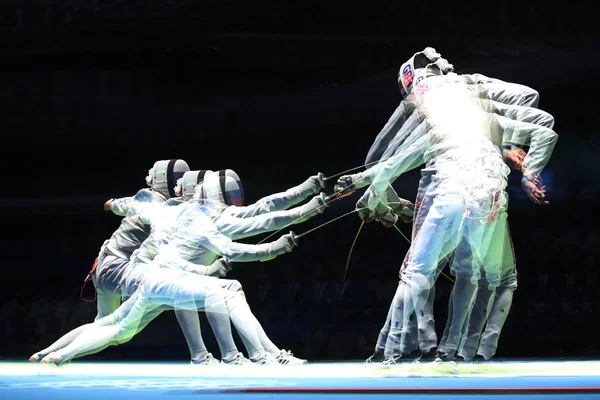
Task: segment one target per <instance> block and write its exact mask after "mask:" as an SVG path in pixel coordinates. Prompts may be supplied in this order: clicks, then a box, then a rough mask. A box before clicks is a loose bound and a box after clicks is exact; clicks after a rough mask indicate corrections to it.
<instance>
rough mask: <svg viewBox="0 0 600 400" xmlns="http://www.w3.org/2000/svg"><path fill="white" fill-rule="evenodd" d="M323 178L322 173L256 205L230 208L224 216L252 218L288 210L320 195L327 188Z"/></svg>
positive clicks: (225, 211)
mask: <svg viewBox="0 0 600 400" xmlns="http://www.w3.org/2000/svg"><path fill="white" fill-rule="evenodd" d="M323 177H324V175H323V174H321V173H319V174H317V175H313V176H311V177H310V178H308V179H307V180H305V181H304V182H302V183H301V184H300V185H298V186H294V187H292V188H290V189H288V190H286V191H285V192H280V193H275V194H272V195H269V196H266V197H263V198H262V199H260V200H258V201H257V202H255V203H254V204H250V205H247V206H229V207H227V208H226V209H225V210H224V211H223V214H225V215H230V216H233V217H238V218H250V217H254V216H256V215H260V214H264V213H268V212H272V211H280V210H287V209H288V208H290V207H292V206H294V205H296V204H298V203H300V202H302V201H304V200H306V199H307V198H308V197H309V196H311V195H314V194H318V193H319V192H320V191H321V189H323V188H324V187H325V186H324V182H323Z"/></svg>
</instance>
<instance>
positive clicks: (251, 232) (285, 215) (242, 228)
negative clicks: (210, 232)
mask: <svg viewBox="0 0 600 400" xmlns="http://www.w3.org/2000/svg"><path fill="white" fill-rule="evenodd" d="M325 197H326V196H325V194H324V193H321V194H320V195H318V196H315V197H313V198H312V199H311V200H310V201H309V202H308V203H306V204H304V205H302V206H299V207H295V208H292V209H290V210H284V211H273V212H269V213H265V214H261V215H256V216H253V217H248V218H239V217H234V216H232V215H225V214H221V216H220V217H219V218H217V219H216V220H215V225H216V227H217V229H218V230H219V231H220V232H221V233H222V234H224V235H225V236H227V237H229V238H231V239H233V240H236V239H242V238H246V237H249V236H255V235H259V234H261V233H265V232H272V231H278V230H280V229H283V228H285V227H286V226H290V225H294V224H299V223H301V222H305V221H307V220H308V219H310V218H312V217H314V216H316V215H318V214H322V213H323V211H324V210H325V207H327V204H326V202H325Z"/></svg>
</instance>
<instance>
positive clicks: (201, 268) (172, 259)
mask: <svg viewBox="0 0 600 400" xmlns="http://www.w3.org/2000/svg"><path fill="white" fill-rule="evenodd" d="M153 261H154V262H156V263H157V264H158V265H160V266H161V267H167V268H174V269H180V270H182V271H185V272H189V273H192V274H196V275H205V276H212V277H215V278H223V277H225V275H227V272H228V271H231V263H230V262H229V261H228V260H227V259H224V258H218V259H217V260H215V261H214V262H213V263H212V264H211V265H199V264H195V263H192V262H189V261H188V260H186V259H184V258H183V257H181V256H180V255H179V254H178V252H177V247H176V245H175V244H173V243H167V244H166V245H164V246H161V247H160V248H159V253H158V255H157V256H156V257H155V258H154V260H153Z"/></svg>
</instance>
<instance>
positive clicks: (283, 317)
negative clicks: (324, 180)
mask: <svg viewBox="0 0 600 400" xmlns="http://www.w3.org/2000/svg"><path fill="white" fill-rule="evenodd" d="M437 4H438V2H429V1H423V2H420V3H418V4H413V3H404V2H398V1H380V0H371V1H369V2H365V3H360V2H343V1H334V0H319V1H304V2H302V4H301V5H300V4H295V3H291V2H284V1H263V2H260V3H258V2H256V3H250V2H241V1H223V0H221V1H206V0H205V1H202V2H199V1H197V0H193V1H192V0H183V1H178V2H174V1H168V0H166V1H123V0H121V1H118V0H71V1H67V0H65V1H58V0H54V1H53V0H27V1H25V0H2V1H0V99H1V105H2V107H1V108H0V110H1V114H0V130H1V132H2V147H1V148H2V155H3V157H2V159H1V161H0V163H1V164H0V167H1V168H2V178H3V185H2V188H3V189H2V196H1V198H0V215H1V216H0V218H1V227H2V229H1V230H0V232H1V237H0V239H1V241H0V246H1V248H0V251H1V253H0V254H1V255H2V267H3V271H2V278H1V282H2V285H1V290H0V335H1V337H2V338H3V340H2V341H1V343H2V344H1V346H2V347H0V358H12V359H26V358H27V357H28V356H29V355H30V354H32V353H33V352H34V351H37V350H39V349H41V348H43V347H45V346H47V345H48V344H50V343H51V342H52V341H54V340H55V339H56V338H58V337H59V336H60V335H62V334H63V333H65V332H67V331H68V330H70V329H72V328H74V327H76V326H78V325H80V324H82V323H85V322H89V321H91V320H92V319H93V318H94V316H95V304H90V303H86V302H83V301H82V300H81V299H80V298H79V290H80V287H81V283H82V281H83V278H84V277H85V274H86V273H87V271H88V270H89V267H90V265H91V263H92V261H93V259H94V258H95V256H96V254H97V252H98V249H99V248H100V246H101V244H102V242H103V241H104V240H105V239H106V238H108V237H109V236H110V235H111V234H112V232H113V231H114V230H115V229H116V228H117V227H118V224H119V222H120V220H119V217H117V216H114V215H112V214H109V213H106V212H103V211H102V203H103V202H104V201H105V200H106V199H108V198H111V197H120V196H126V195H131V194H133V193H135V192H136V191H137V190H138V189H140V188H142V187H144V186H145V183H144V177H145V176H146V174H147V171H148V169H149V168H150V167H152V165H153V163H154V161H156V160H159V159H167V158H183V159H185V160H186V161H187V162H188V163H189V165H190V167H191V168H192V169H205V168H208V169H213V170H216V169H221V168H232V169H234V170H236V171H237V172H238V173H239V175H240V176H241V177H242V180H243V182H244V185H245V191H246V197H247V202H248V203H249V202H253V201H256V200H257V199H259V198H260V197H262V196H264V195H267V194H271V193H274V192H277V191H281V190H285V189H287V188H289V187H291V186H293V185H296V184H299V183H300V182H302V181H303V180H304V179H306V178H307V177H308V176H309V175H313V174H315V173H317V172H319V171H321V172H323V173H325V174H326V175H332V174H335V173H338V172H340V171H342V170H345V169H348V168H351V167H355V166H358V165H360V164H361V163H362V161H363V160H364V157H365V155H366V152H367V150H368V148H369V146H370V144H371V142H372V140H373V139H374V137H375V136H376V134H377V133H378V132H379V130H380V129H381V128H382V127H383V125H384V124H385V123H386V121H387V119H388V118H389V116H390V115H391V114H392V112H393V111H394V109H395V107H396V106H397V104H398V103H399V101H400V100H401V99H400V94H399V92H398V89H397V83H396V82H397V81H396V75H397V71H398V68H399V66H400V64H401V63H402V62H403V61H405V60H406V59H408V58H409V57H410V56H411V55H412V54H413V53H414V52H416V51H418V50H421V49H423V48H424V47H425V46H433V47H435V48H436V49H437V50H438V51H440V52H441V53H442V55H443V56H445V57H446V58H448V59H449V60H450V61H451V62H452V63H454V65H455V68H456V71H457V72H459V73H468V72H480V73H483V74H485V75H488V76H493V77H497V78H500V79H504V80H506V81H513V82H518V83H522V84H526V85H528V86H531V87H533V88H535V89H536V90H538V91H539V92H540V96H541V101H540V108H542V109H544V110H546V111H548V112H550V113H551V114H553V115H554V116H555V118H556V125H555V130H556V132H557V133H558V135H559V141H558V144H557V147H556V149H555V151H554V154H553V157H552V161H551V162H550V164H549V165H548V167H547V169H546V171H545V179H546V182H547V184H548V187H549V188H550V193H549V200H550V203H551V204H550V205H549V206H546V207H539V206H536V205H534V204H533V203H531V202H530V201H529V200H528V199H527V198H526V197H525V196H524V195H523V194H522V191H521V189H520V185H519V177H518V176H511V179H510V184H509V189H508V190H509V193H510V198H511V200H510V216H509V222H510V225H511V229H512V235H513V239H514V243H515V251H516V257H517V266H518V270H519V289H518V291H517V292H516V294H515V300H514V303H513V308H512V310H511V313H510V316H509V319H508V321H507V324H506V326H505V329H504V332H503V335H502V337H501V340H500V348H499V351H498V356H499V357H598V356H599V355H600V347H599V345H598V337H597V329H596V328H595V326H596V324H597V323H598V313H599V311H600V307H599V304H600V303H599V301H598V295H597V294H596V287H597V285H598V284H599V283H600V282H599V280H598V271H597V266H596V264H597V260H598V255H599V254H598V246H599V244H600V241H599V240H598V228H597V221H598V217H597V214H598V211H597V208H598V205H599V202H598V189H599V188H600V185H599V184H598V174H597V171H598V166H599V165H598V164H599V162H600V161H599V158H598V156H599V152H600V138H599V135H598V128H597V123H596V120H597V114H598V107H597V104H598V102H597V93H599V89H600V88H599V84H600V76H599V75H600V73H599V66H600V61H599V57H598V43H599V42H600V41H599V39H600V37H599V35H597V34H596V32H595V31H596V29H597V27H596V26H595V25H594V24H595V23H596V22H595V18H594V15H595V13H594V12H593V11H592V9H593V6H592V3H590V4H584V3H583V2H582V3H581V4H579V3H577V2H563V1H531V2H528V1H521V2H503V3H501V4H496V5H494V6H490V5H487V6H486V5H482V4H483V3H482V2H480V1H470V2H465V3H463V5H461V6H457V5H450V4H449V3H445V5H441V6H440V5H437ZM418 178H419V173H418V171H413V172H412V173H409V174H407V175H406V176H404V177H402V178H400V179H399V180H398V181H397V182H396V185H395V186H396V188H397V190H398V192H399V194H400V195H402V196H403V197H406V198H409V199H414V197H415V194H416V187H417V182H418ZM327 191H328V192H331V187H328V189H327ZM357 198H358V195H355V196H353V197H351V198H348V199H345V200H344V201H341V202H337V203H334V204H333V205H332V206H331V207H329V208H328V209H327V210H326V212H325V214H324V215H322V216H319V217H317V218H314V219H312V220H311V221H309V222H307V223H305V224H304V225H301V226H297V227H295V229H294V230H295V231H296V232H297V233H301V232H303V231H305V230H307V229H309V228H311V227H313V226H316V225H318V224H320V223H323V222H325V221H327V220H329V219H331V218H333V217H335V216H338V215H341V214H343V213H344V212H346V211H349V210H351V209H353V207H354V203H355V201H356V200H357ZM359 225H360V222H359V219H358V218H357V217H356V216H354V215H352V216H348V217H346V218H344V219H342V220H339V221H336V222H334V223H332V224H330V225H328V226H326V227H324V228H322V229H320V230H318V231H316V232H314V233H313V234H310V235H307V236H306V237H304V238H302V240H301V243H300V246H299V247H298V248H297V249H295V250H294V252H293V253H291V254H289V255H286V256H283V257H279V258H277V259H276V260H274V261H271V262H268V263H251V264H241V263H238V264H236V265H235V269H234V271H233V272H232V273H230V276H229V277H231V278H235V279H239V280H240V281H241V282H242V284H243V285H244V287H245V291H246V294H247V297H248V301H249V304H250V306H251V308H252V309H253V311H254V312H255V314H256V315H257V317H258V319H259V320H260V321H261V323H262V324H263V325H264V327H265V330H266V331H267V333H268V334H269V335H270V336H271V338H272V339H273V341H274V342H275V343H276V344H277V345H278V346H279V347H281V348H286V349H291V350H292V351H293V352H294V353H295V354H296V355H298V356H300V357H303V358H309V359H310V360H326V359H327V360H335V359H343V360H348V359H362V358H365V357H367V356H368V355H369V354H370V352H371V350H372V348H373V346H374V344H375V340H376V337H377V334H378V331H379V329H380V327H381V325H382V324H383V322H384V321H385V316H386V313H387V310H388V306H389V302H390V301H391V299H392V296H393V293H394V291H395V288H396V285H397V282H398V269H399V265H400V262H401V260H402V258H403V257H404V254H405V252H406V250H407V248H408V243H407V242H406V241H405V240H404V239H403V238H402V237H401V235H400V234H398V232H396V231H395V230H392V229H385V228H383V227H382V226H380V225H375V224H371V225H365V227H364V228H363V231H362V233H361V234H360V236H359V238H358V240H357V243H356V246H355V248H354V251H353V253H352V257H351V259H350V264H349V272H348V282H347V283H346V285H343V284H342V277H343V274H344V269H345V265H346V260H347V258H348V255H349V250H350V247H351V244H352V241H353V239H354V236H355V234H356V231H357V230H358V227H359ZM402 230H403V231H404V232H405V234H406V235H409V233H410V226H409V225H404V226H402ZM261 238H262V237H257V238H253V239H252V240H248V241H247V242H250V243H252V242H257V241H258V240H259V239H261ZM437 289H438V290H437V297H436V320H437V321H436V322H437V325H438V328H439V332H440V334H441V330H442V329H443V327H444V325H445V318H446V307H447V299H448V295H449V292H450V290H451V283H450V281H448V280H447V279H446V278H444V277H441V278H440V279H439V281H438V284H437ZM85 294H86V296H88V297H89V296H91V295H92V290H91V287H90V286H88V287H87V288H86V291H85ZM203 328H204V331H205V333H206V334H205V340H206V342H207V344H208V346H209V350H211V351H213V352H214V353H215V354H216V355H217V353H218V350H217V348H216V345H215V342H214V338H213V336H212V332H210V329H209V327H208V324H207V323H206V321H205V320H204V325H203ZM239 348H240V349H242V348H243V346H241V344H240V346H239ZM187 357H188V352H187V347H186V345H185V341H184V339H183V336H182V334H181V333H180V330H179V327H178V325H177V323H176V320H175V318H174V316H173V314H172V313H166V314H164V315H162V316H161V317H160V318H158V320H156V321H155V322H154V323H153V324H151V325H150V326H149V327H148V328H147V329H146V330H145V331H143V332H142V333H141V334H139V335H138V336H137V337H135V338H134V339H133V340H132V341H131V342H129V343H128V344H126V345H123V346H119V347H117V348H114V347H113V348H110V349H108V350H106V351H104V352H102V353H100V354H97V355H95V356H91V357H88V359H94V358H95V359H103V358H104V359H110V360H116V359H148V360H159V359H169V360H179V361H184V360H186V359H187Z"/></svg>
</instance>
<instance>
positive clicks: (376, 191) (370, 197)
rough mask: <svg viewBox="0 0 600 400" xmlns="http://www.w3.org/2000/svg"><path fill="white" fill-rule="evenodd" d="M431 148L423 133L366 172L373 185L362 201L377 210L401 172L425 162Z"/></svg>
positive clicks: (370, 208)
mask: <svg viewBox="0 0 600 400" xmlns="http://www.w3.org/2000/svg"><path fill="white" fill-rule="evenodd" d="M427 149H429V138H428V136H427V135H423V136H421V137H419V138H418V139H417V140H415V141H414V142H413V143H411V144H408V145H407V146H406V147H405V148H404V147H403V148H401V149H399V150H400V151H399V152H398V153H396V155H394V156H393V157H392V158H390V159H389V160H387V161H384V162H382V163H380V164H378V165H377V166H376V167H375V168H371V169H369V170H367V171H365V172H364V174H365V181H370V183H371V185H370V186H369V188H368V189H367V190H366V191H365V193H364V194H363V196H362V198H361V201H362V203H363V204H365V205H366V207H367V208H368V209H369V210H375V209H376V208H377V206H378V205H379V203H380V202H381V199H382V198H383V197H384V196H385V195H386V191H387V189H388V187H389V185H390V184H391V183H392V182H394V181H395V180H396V179H397V178H398V177H399V176H400V175H401V174H403V173H405V172H407V171H410V170H412V169H414V168H417V167H418V166H420V165H422V164H424V163H425V158H424V157H425V152H426V151H427Z"/></svg>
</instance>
